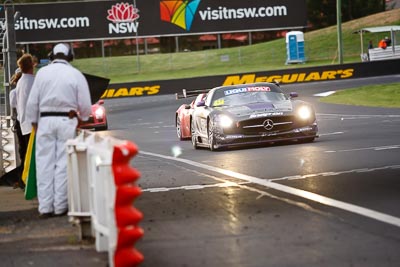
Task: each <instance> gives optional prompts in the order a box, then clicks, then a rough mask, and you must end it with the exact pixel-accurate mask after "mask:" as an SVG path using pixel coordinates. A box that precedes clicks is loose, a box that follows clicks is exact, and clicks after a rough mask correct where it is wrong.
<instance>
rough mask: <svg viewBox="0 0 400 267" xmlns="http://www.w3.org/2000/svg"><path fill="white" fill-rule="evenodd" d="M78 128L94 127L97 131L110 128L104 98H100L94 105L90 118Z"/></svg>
mask: <svg viewBox="0 0 400 267" xmlns="http://www.w3.org/2000/svg"><path fill="white" fill-rule="evenodd" d="M78 128H80V129H93V130H95V131H102V130H107V129H108V123H107V112H106V109H105V107H104V100H103V99H100V100H99V101H97V102H96V103H95V104H93V105H92V114H90V116H89V120H87V121H83V122H81V123H80V124H79V126H78Z"/></svg>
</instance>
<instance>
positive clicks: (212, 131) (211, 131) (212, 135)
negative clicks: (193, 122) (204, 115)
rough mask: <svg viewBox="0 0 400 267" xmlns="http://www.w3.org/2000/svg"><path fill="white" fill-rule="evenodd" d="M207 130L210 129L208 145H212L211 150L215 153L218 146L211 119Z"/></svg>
mask: <svg viewBox="0 0 400 267" xmlns="http://www.w3.org/2000/svg"><path fill="white" fill-rule="evenodd" d="M207 129H208V143H209V144H210V150H211V151H215V150H217V149H218V148H217V146H216V142H215V136H214V123H213V122H212V120H211V119H210V120H209V121H208V126H207Z"/></svg>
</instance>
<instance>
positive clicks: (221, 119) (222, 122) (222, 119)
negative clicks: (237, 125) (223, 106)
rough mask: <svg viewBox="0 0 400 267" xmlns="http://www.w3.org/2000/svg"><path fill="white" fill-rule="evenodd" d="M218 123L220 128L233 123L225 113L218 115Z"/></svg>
mask: <svg viewBox="0 0 400 267" xmlns="http://www.w3.org/2000/svg"><path fill="white" fill-rule="evenodd" d="M218 124H219V125H220V126H221V127H222V128H229V127H231V126H232V124H233V120H232V119H231V118H230V117H229V116H227V115H220V116H219V117H218Z"/></svg>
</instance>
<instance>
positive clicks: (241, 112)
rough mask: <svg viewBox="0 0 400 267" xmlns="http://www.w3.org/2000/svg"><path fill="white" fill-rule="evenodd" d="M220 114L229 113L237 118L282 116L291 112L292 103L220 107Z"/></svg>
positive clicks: (280, 102)
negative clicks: (268, 115)
mask: <svg viewBox="0 0 400 267" xmlns="http://www.w3.org/2000/svg"><path fill="white" fill-rule="evenodd" d="M220 111H221V112H224V113H230V114H231V115H233V116H235V117H237V118H243V117H250V118H252V117H253V118H256V117H259V116H267V115H266V114H270V115H274V113H275V114H276V115H283V114H284V113H288V112H289V113H290V112H292V111H293V103H292V101H290V100H285V101H279V102H265V103H251V104H247V105H243V106H233V107H221V108H220Z"/></svg>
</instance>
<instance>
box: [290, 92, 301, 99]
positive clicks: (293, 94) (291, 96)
mask: <svg viewBox="0 0 400 267" xmlns="http://www.w3.org/2000/svg"><path fill="white" fill-rule="evenodd" d="M289 96H290V98H295V97H298V96H299V94H298V93H296V92H291V93H290V95H289Z"/></svg>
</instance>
